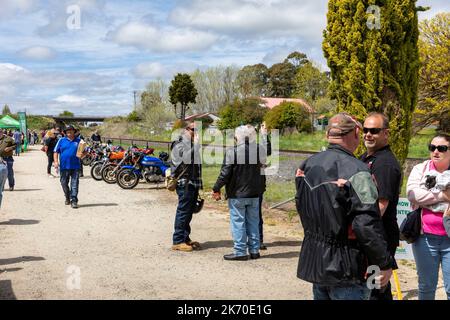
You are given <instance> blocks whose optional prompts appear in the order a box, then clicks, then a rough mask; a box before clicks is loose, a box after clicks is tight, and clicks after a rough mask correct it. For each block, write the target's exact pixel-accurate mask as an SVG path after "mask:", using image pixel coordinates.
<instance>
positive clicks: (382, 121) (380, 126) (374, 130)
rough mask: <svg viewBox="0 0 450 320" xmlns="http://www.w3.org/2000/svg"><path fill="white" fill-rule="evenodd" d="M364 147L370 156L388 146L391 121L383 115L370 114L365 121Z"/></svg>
mask: <svg viewBox="0 0 450 320" xmlns="http://www.w3.org/2000/svg"><path fill="white" fill-rule="evenodd" d="M363 131H364V135H363V138H364V145H365V146H366V148H367V153H368V154H369V155H371V154H373V153H375V152H376V151H377V150H380V149H381V148H384V147H385V146H387V145H388V140H389V119H388V118H387V117H386V116H385V115H384V114H382V113H370V114H369V115H368V116H367V118H366V120H365V121H364V129H363Z"/></svg>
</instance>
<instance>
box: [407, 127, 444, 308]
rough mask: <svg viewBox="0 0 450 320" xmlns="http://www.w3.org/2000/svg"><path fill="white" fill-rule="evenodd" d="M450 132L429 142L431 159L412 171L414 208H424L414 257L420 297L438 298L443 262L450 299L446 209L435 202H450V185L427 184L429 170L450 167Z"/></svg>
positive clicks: (409, 187)
mask: <svg viewBox="0 0 450 320" xmlns="http://www.w3.org/2000/svg"><path fill="white" fill-rule="evenodd" d="M449 145H450V136H449V135H447V134H440V135H437V136H436V137H434V138H433V139H432V140H431V143H430V144H429V145H428V149H429V150H430V159H431V160H427V161H425V162H423V163H420V164H418V165H416V166H415V167H414V168H413V169H412V171H411V174H410V175H409V178H408V184H407V187H406V192H407V194H408V199H409V201H411V203H412V205H413V207H414V208H417V207H421V208H422V235H421V236H420V237H419V239H417V240H416V241H415V242H414V243H413V253H414V259H415V261H416V267H417V275H418V278H419V300H434V298H435V293H436V287H437V283H438V274H439V266H440V265H442V274H443V276H444V284H445V291H446V293H447V299H449V300H450V238H449V237H448V235H447V232H446V231H445V228H444V221H443V215H444V212H435V211H433V210H432V208H433V207H432V205H434V204H436V203H444V204H446V205H450V189H446V190H444V191H439V192H432V191H431V190H430V189H431V188H429V186H427V183H426V181H427V174H428V173H429V172H431V171H437V172H439V173H442V172H444V171H446V170H449V169H450V147H449Z"/></svg>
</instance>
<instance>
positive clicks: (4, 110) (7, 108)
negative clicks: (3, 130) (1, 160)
mask: <svg viewBox="0 0 450 320" xmlns="http://www.w3.org/2000/svg"><path fill="white" fill-rule="evenodd" d="M10 114H11V109H10V108H9V106H8V105H7V104H5V106H4V107H3V110H2V115H3V116H6V115H10Z"/></svg>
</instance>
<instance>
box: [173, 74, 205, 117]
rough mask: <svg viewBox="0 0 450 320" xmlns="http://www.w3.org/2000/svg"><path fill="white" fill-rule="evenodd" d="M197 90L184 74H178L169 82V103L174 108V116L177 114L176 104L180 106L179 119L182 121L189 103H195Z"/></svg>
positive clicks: (189, 78) (188, 76)
mask: <svg viewBox="0 0 450 320" xmlns="http://www.w3.org/2000/svg"><path fill="white" fill-rule="evenodd" d="M197 94H198V92H197V89H196V88H195V86H194V83H193V82H192V79H191V77H190V75H188V74H186V73H178V74H177V75H176V76H175V78H174V79H173V80H172V82H171V86H170V87H169V97H170V103H171V104H172V105H173V106H174V109H175V114H177V104H180V105H181V111H180V119H181V120H184V119H185V117H186V111H187V109H188V104H189V103H195V98H196V97H197Z"/></svg>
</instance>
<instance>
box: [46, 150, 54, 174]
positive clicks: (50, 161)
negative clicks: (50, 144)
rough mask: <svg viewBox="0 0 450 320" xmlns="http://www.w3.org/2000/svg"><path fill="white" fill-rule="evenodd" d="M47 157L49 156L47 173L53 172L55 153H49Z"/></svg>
mask: <svg viewBox="0 0 450 320" xmlns="http://www.w3.org/2000/svg"><path fill="white" fill-rule="evenodd" d="M47 158H48V164H47V174H51V173H52V165H53V153H47Z"/></svg>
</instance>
